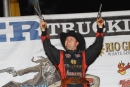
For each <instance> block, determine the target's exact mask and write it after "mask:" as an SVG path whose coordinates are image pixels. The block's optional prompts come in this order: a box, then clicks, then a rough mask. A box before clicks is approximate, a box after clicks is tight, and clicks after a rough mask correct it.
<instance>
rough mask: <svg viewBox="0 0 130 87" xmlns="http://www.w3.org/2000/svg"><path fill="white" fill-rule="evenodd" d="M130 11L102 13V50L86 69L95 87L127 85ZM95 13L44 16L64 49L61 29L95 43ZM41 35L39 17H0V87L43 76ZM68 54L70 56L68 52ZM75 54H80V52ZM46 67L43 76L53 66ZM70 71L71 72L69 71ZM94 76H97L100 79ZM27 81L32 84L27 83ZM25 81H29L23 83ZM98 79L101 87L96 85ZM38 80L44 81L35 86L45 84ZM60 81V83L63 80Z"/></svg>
mask: <svg viewBox="0 0 130 87" xmlns="http://www.w3.org/2000/svg"><path fill="white" fill-rule="evenodd" d="M129 14H130V11H117V12H102V16H103V19H104V26H105V28H104V32H105V37H104V43H103V49H102V51H101V53H100V55H99V57H98V58H97V59H96V61H95V62H94V63H93V64H92V65H90V67H89V68H88V70H87V72H86V74H87V75H88V76H89V75H90V77H91V78H93V80H92V81H91V82H92V84H91V85H92V86H94V85H95V86H94V87H109V86H111V87H119V86H120V87H125V86H126V84H125V83H124V81H126V80H124V79H127V78H130V64H129V63H130V15H129ZM96 15H97V13H80V14H61V15H44V18H45V20H46V21H47V30H48V31H47V32H48V33H49V34H50V38H51V43H52V44H53V45H54V46H56V47H57V48H58V49H63V47H62V46H61V43H60V40H59V34H60V32H67V31H69V30H76V31H77V32H79V33H81V34H82V35H83V36H84V38H85V41H86V48H87V47H89V46H90V45H91V44H92V43H93V42H94V40H95V33H96V31H97V25H96V22H95V20H96ZM40 36H41V30H40V27H39V18H38V17H37V16H22V17H3V18H0V77H1V79H0V87H2V86H3V87H8V86H9V85H10V86H12V87H20V86H21V87H25V86H27V85H33V86H34V85H35V83H36V80H34V78H35V77H37V75H38V76H39V77H40V75H39V73H40V70H39V69H37V68H36V67H40V65H39V62H38V63H37V62H36V61H38V60H40V61H42V59H43V57H44V58H47V56H46V55H45V51H44V49H43V45H42V42H41V39H40ZM63 50H64V49H63ZM65 56H66V57H67V58H70V55H68V54H66V55H65ZM75 56H76V57H80V55H78V54H77V55H75ZM33 58H34V59H33ZM34 61H35V62H34ZM73 63H74V61H73ZM47 64H50V63H47ZM47 64H46V65H47ZM50 66H51V65H50ZM32 67H33V68H32ZM45 68H46V69H45ZM45 68H43V71H44V74H42V75H41V77H43V76H44V75H46V74H45V73H46V71H50V73H52V72H53V69H54V67H53V66H51V67H49V69H50V70H48V66H46V67H45ZM52 68H53V69H52ZM45 70H46V71H45ZM54 70H55V69H54ZM68 73H69V74H71V72H69V71H68ZM76 74H79V73H76ZM91 75H93V76H96V78H98V81H97V79H94V77H93V76H91ZM32 79H33V81H32ZM99 79H100V81H99ZM28 80H29V81H30V82H31V83H29V82H27V81H28ZM49 81H50V80H49ZM128 81H129V80H128ZM25 82H26V83H28V84H24V83H25ZM96 82H97V83H96ZM99 82H100V86H96V84H99ZM39 83H41V84H37V85H35V86H37V87H38V86H39V87H40V86H41V85H44V86H45V83H44V81H43V82H39ZM57 83H58V85H57V86H59V85H60V82H57ZM21 84H22V85H21ZM46 84H52V85H53V86H50V87H54V84H53V83H48V82H47V83H46ZM14 85H15V86H14ZM57 86H55V87H57ZM127 86H130V85H127Z"/></svg>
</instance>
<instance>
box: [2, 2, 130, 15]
mask: <svg viewBox="0 0 130 87" xmlns="http://www.w3.org/2000/svg"><path fill="white" fill-rule="evenodd" d="M2 1H3V0H0V11H1V12H0V17H3V5H2ZM111 1H113V2H111ZM124 1H125V2H124ZM124 1H123V0H39V2H40V8H41V12H42V14H48V15H49V14H68V13H87V12H98V10H99V6H100V3H102V12H106V11H122V10H130V3H128V1H129V0H124ZM19 4H20V11H21V16H26V15H34V9H33V7H32V6H31V5H30V4H29V3H28V0H19Z"/></svg>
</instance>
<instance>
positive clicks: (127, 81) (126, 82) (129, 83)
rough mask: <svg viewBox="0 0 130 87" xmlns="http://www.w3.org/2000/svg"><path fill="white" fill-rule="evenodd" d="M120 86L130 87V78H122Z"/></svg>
mask: <svg viewBox="0 0 130 87" xmlns="http://www.w3.org/2000/svg"><path fill="white" fill-rule="evenodd" d="M119 86H120V87H130V78H129V79H124V80H120V82H119Z"/></svg>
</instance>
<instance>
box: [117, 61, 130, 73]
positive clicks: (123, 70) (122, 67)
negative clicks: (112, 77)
mask: <svg viewBox="0 0 130 87" xmlns="http://www.w3.org/2000/svg"><path fill="white" fill-rule="evenodd" d="M118 68H119V70H118V73H120V74H121V75H124V74H125V73H126V70H127V69H128V68H130V64H129V63H128V64H127V65H125V63H122V61H121V63H119V64H118Z"/></svg>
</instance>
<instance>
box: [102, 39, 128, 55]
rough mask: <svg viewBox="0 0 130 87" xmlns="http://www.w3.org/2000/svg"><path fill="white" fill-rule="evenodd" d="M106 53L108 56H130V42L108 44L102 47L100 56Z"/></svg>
mask: <svg viewBox="0 0 130 87" xmlns="http://www.w3.org/2000/svg"><path fill="white" fill-rule="evenodd" d="M104 52H105V53H108V55H109V56H118V55H130V41H124V42H109V43H105V44H104V45H103V48H102V50H101V52H100V56H102V55H103V54H104Z"/></svg>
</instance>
